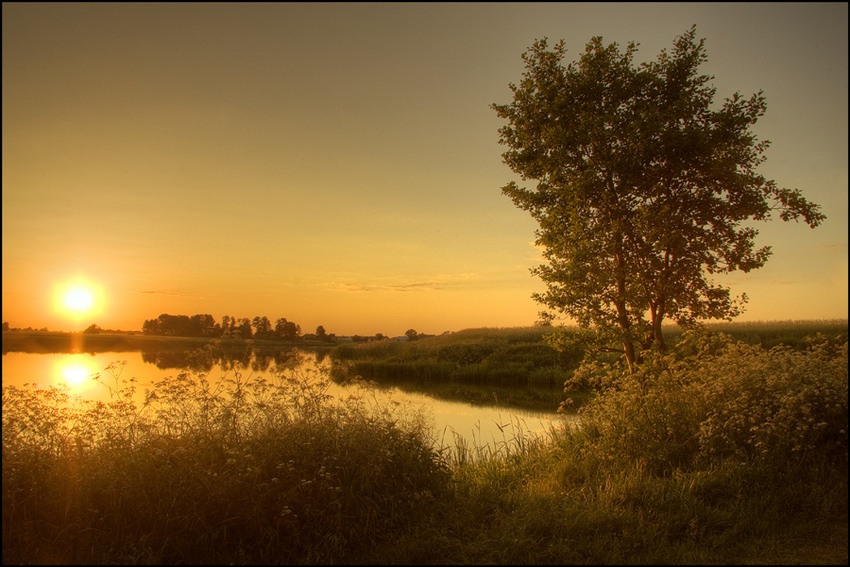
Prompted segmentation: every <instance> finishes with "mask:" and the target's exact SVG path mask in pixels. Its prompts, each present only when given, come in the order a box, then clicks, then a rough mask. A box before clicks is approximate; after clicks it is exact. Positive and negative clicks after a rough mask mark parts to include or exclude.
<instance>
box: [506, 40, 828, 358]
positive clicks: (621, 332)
mask: <svg viewBox="0 0 850 567" xmlns="http://www.w3.org/2000/svg"><path fill="white" fill-rule="evenodd" d="M695 38H696V28H695V27H692V28H691V29H690V30H689V31H687V32H686V33H684V34H683V35H682V36H680V37H678V38H677V39H676V41H675V42H674V47H673V50H672V51H671V52H668V51H667V50H663V51H662V52H661V53H660V54H659V56H658V57H657V59H656V60H655V61H652V62H649V63H642V64H640V65H638V66H635V65H634V63H633V59H634V55H635V53H636V51H637V46H636V44H634V43H630V44H629V45H628V46H627V48H626V50H625V52H620V50H619V46H618V45H617V44H616V43H614V44H611V45H608V46H605V45H603V43H602V38H600V37H595V38H593V39H591V41H590V42H589V43H588V44H587V47H586V50H585V52H584V53H583V54H582V55H581V56H580V58H579V59H578V61H577V62H576V63H570V64H569V65H568V66H566V67H564V66H563V65H562V63H561V61H562V60H563V59H564V57H565V55H566V49H565V47H564V42H563V41H561V42H560V43H558V44H557V45H555V46H554V47H553V48H552V49H551V50H550V49H549V46H548V43H547V40H545V39H543V40H539V41H536V42H535V43H534V45H533V46H532V47H531V49H529V50H528V51H527V52H526V53H524V54H523V56H522V57H523V60H524V61H525V64H526V71H525V73H524V74H523V80H522V81H521V82H520V83H519V85H515V84H511V85H510V88H511V90H512V91H513V95H514V100H513V102H511V103H509V104H502V105H498V104H495V105H493V106H492V107H493V109H494V110H495V111H496V113H497V114H498V115H499V117H500V118H503V119H506V120H507V122H508V124H507V125H506V126H503V127H502V128H501V129H500V142H501V143H502V144H503V145H506V146H507V147H508V149H507V151H506V152H505V153H504V154H503V157H504V160H505V163H506V164H507V165H508V166H509V167H511V169H512V170H513V171H514V172H516V173H517V174H519V175H520V176H521V177H522V178H523V179H524V180H532V179H533V180H536V181H537V187H536V189H535V190H529V189H526V188H521V187H519V186H518V185H517V184H516V183H514V182H511V183H510V184H508V185H507V186H505V187H504V188H503V193H504V194H505V195H507V196H508V197H510V198H511V200H512V201H513V202H514V204H515V205H517V206H518V207H520V208H522V209H524V210H527V211H528V212H529V213H530V214H531V215H532V216H533V217H534V219H535V220H536V221H537V222H538V223H539V225H540V226H539V228H538V230H537V231H536V236H537V240H536V243H537V244H538V245H539V246H541V247H542V252H543V255H544V257H545V259H546V261H547V262H548V263H547V264H544V265H541V266H539V267H537V268H534V269H533V270H532V271H533V273H535V274H536V275H538V276H539V277H540V278H541V279H542V280H543V281H544V283H545V284H546V286H547V291H546V292H545V293H541V294H535V298H536V299H537V300H538V301H540V302H541V303H543V304H545V305H546V306H547V307H548V308H550V309H553V310H556V311H559V312H561V313H564V314H566V315H568V316H569V317H571V318H573V319H574V320H575V321H577V322H578V324H579V325H580V326H581V327H583V328H586V329H589V330H591V331H592V334H593V337H594V338H595V339H596V342H597V344H599V345H603V346H611V345H612V344H616V345H620V346H619V348H620V350H621V352H623V353H624V354H625V356H626V358H627V360H628V362H629V367H630V371H633V370H634V365H635V364H636V363H638V362H640V360H641V358H642V353H643V352H644V351H647V350H648V349H650V348H651V347H652V346H653V345H656V346H657V347H658V348H659V349H660V350H661V351H662V352H663V351H664V350H665V348H666V345H665V341H664V336H663V334H662V330H661V325H662V322H663V321H664V319H665V318H670V319H672V320H673V321H675V322H676V323H677V324H679V325H682V326H685V327H687V326H689V325H691V324H693V323H694V322H696V321H699V320H705V319H731V318H733V317H735V316H737V315H738V314H739V313H740V312H741V306H742V303H743V302H745V301H746V296H742V298H741V301H740V302H739V301H737V300H735V299H733V298H732V297H731V295H730V290H729V289H728V288H726V287H723V286H722V285H718V284H716V283H714V282H713V281H712V280H711V279H710V278H711V276H712V275H713V274H718V273H728V272H733V271H736V270H742V271H745V272H748V271H750V270H753V269H756V268H759V267H761V266H762V265H764V263H765V262H766V261H767V259H768V257H769V255H770V248H769V247H762V248H756V247H755V237H756V236H757V234H758V231H757V230H756V229H754V228H752V227H751V225H750V223H749V222H748V221H751V220H755V221H763V220H769V219H770V217H771V212H772V211H773V210H778V212H779V217H780V219H782V220H783V221H788V220H792V219H793V220H797V219H800V218H802V219H803V220H804V221H805V222H806V223H807V224H808V225H809V226H811V227H815V226H817V225H818V224H819V223H820V222H821V221H822V220H823V219H824V218H825V217H824V215H823V214H821V213H820V212H819V208H818V206H817V205H814V204H811V203H809V202H808V201H806V199H805V198H804V197H803V196H802V195H801V193H800V191H799V190H796V189H794V190H791V189H785V188H780V187H778V186H777V185H776V184H775V182H773V181H770V180H767V179H765V178H764V177H763V176H761V175H760V174H758V173H757V172H756V167H757V166H758V165H759V164H761V163H762V162H763V161H764V160H765V159H766V158H765V157H764V155H763V154H764V151H765V150H766V148H767V147H768V142H767V141H759V140H757V138H756V136H755V135H754V134H753V133H752V132H751V131H750V127H751V126H753V125H754V124H755V123H756V122H757V120H758V119H759V118H760V117H761V116H762V115H763V114H764V113H765V111H766V102H765V98H764V96H763V95H762V93H761V92H759V93H757V94H754V95H752V96H751V97H750V98H744V97H741V95H740V94H738V93H735V94H734V95H732V97H730V98H727V99H725V101H724V103H723V104H722V106H721V107H720V108H717V109H714V108H713V107H712V105H713V100H714V95H715V89H714V88H713V87H711V86H710V84H709V82H710V80H711V79H712V77H710V76H707V75H700V74H699V71H698V69H699V66H700V65H701V64H702V63H704V62H705V61H706V59H707V56H706V54H705V49H704V40H700V41H696V39H695Z"/></svg>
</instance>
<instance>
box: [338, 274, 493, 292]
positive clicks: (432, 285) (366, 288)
mask: <svg viewBox="0 0 850 567" xmlns="http://www.w3.org/2000/svg"><path fill="white" fill-rule="evenodd" d="M476 279H478V275H477V274H473V273H465V274H455V275H440V276H435V277H433V278H431V279H428V280H416V281H410V282H401V283H389V282H388V283H350V282H337V283H332V284H329V286H328V287H330V288H331V289H333V290H334V291H343V292H349V293H371V292H385V293H386V292H398V293H403V292H408V291H440V290H444V289H447V288H452V287H458V286H460V285H462V284H464V283H466V282H469V281H471V280H476Z"/></svg>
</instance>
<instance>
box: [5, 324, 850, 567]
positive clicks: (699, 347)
mask: <svg viewBox="0 0 850 567" xmlns="http://www.w3.org/2000/svg"><path fill="white" fill-rule="evenodd" d="M680 347H681V348H679V349H678V350H677V352H674V353H673V354H670V355H668V356H666V357H662V358H652V359H650V360H648V361H647V362H646V363H645V364H644V365H643V366H642V367H641V372H640V373H639V374H638V375H636V376H632V377H628V376H625V375H623V374H622V373H621V370H620V369H619V368H618V367H616V366H598V367H593V368H584V369H582V372H583V373H585V374H587V373H597V374H600V375H603V376H600V378H599V380H598V382H599V383H612V382H613V383H615V384H616V385H615V386H613V387H609V388H607V389H606V390H605V391H604V392H602V393H601V394H600V395H599V396H597V397H596V398H595V399H594V400H593V401H591V402H590V403H588V404H587V405H586V406H585V407H584V409H583V410H582V411H581V414H580V416H581V420H580V422H579V425H577V426H574V427H567V426H566V425H564V426H563V427H556V428H554V429H553V430H552V431H551V433H550V435H549V436H548V437H544V438H531V437H529V436H525V435H524V434H523V432H522V431H521V430H520V429H519V428H518V427H517V428H514V429H513V430H511V431H506V435H505V438H504V440H503V442H502V443H501V444H500V445H497V446H495V447H493V446H486V447H474V446H473V447H469V446H466V447H464V446H461V447H460V448H458V449H451V450H449V449H440V448H437V447H434V446H433V443H432V441H431V439H430V435H429V433H428V431H429V428H428V424H427V420H426V419H425V418H424V417H423V416H421V415H417V414H413V413H411V412H409V411H408V410H406V409H405V408H404V406H398V405H394V404H388V405H383V406H381V405H377V404H375V403H373V402H370V397H369V390H368V389H364V390H362V391H361V392H360V393H359V394H358V395H355V396H353V397H352V398H351V399H349V400H343V401H341V402H340V401H336V400H334V399H331V398H329V397H328V396H327V395H326V393H325V392H326V387H327V379H326V377H325V376H323V375H320V374H305V375H298V374H293V373H291V372H290V371H284V373H281V374H274V375H272V376H271V377H270V378H268V379H261V378H259V377H256V376H244V375H242V374H240V372H239V369H238V368H236V369H235V370H233V371H231V373H229V374H228V375H226V376H224V377H222V379H221V380H210V379H209V377H206V376H198V375H191V374H182V375H179V376H177V377H173V378H169V379H166V380H164V381H163V382H162V383H160V384H158V385H157V386H156V388H155V390H154V391H153V393H152V395H149V396H148V403H147V404H146V405H144V406H142V407H137V406H136V405H135V404H133V403H132V399H131V397H130V396H128V394H129V393H131V390H132V386H133V383H132V381H131V380H130V379H127V380H126V381H125V380H124V379H122V378H121V376H120V374H118V372H119V370H120V367H116V368H113V369H112V371H113V372H114V374H115V375H116V376H115V379H114V385H115V387H116V389H117V390H118V392H117V395H116V397H115V398H114V399H113V401H112V402H111V403H109V404H87V403H83V402H79V401H77V402H75V401H74V400H72V399H70V398H68V397H67V395H65V394H64V393H62V392H60V391H57V390H33V389H30V388H25V389H17V388H4V389H3V524H2V529H3V561H4V563H79V564H89V563H97V564H100V563H158V564H163V563H177V564H179V563H237V564H268V563H370V564H422V563H426V564H445V563H455V564H479V563H497V564H545V563H561V564H589V563H590V564H623V563H631V564H641V563H646V564H663V563H673V564H693V563H735V564H738V563H758V564H787V563H824V564H834V563H845V564H846V563H847V537H846V536H847V497H848V494H847V456H848V453H847V447H848V445H847V395H848V394H847V364H848V360H847V344H846V343H844V344H842V345H834V344H828V343H819V344H812V345H810V347H809V348H808V349H805V350H793V349H790V348H780V349H774V350H770V351H768V350H765V349H762V348H760V347H753V346H748V345H745V344H734V343H732V342H730V341H728V340H726V339H723V338H718V337H708V338H701V339H691V338H686V339H683V341H682V342H681V344H680ZM614 378H616V379H615V380H613V379H614Z"/></svg>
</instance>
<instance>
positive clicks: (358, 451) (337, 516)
mask: <svg viewBox="0 0 850 567" xmlns="http://www.w3.org/2000/svg"><path fill="white" fill-rule="evenodd" d="M122 369H123V367H122V366H121V365H120V364H119V365H115V366H112V367H110V368H109V369H108V371H109V372H110V373H111V374H112V376H113V378H114V380H112V382H111V383H110V382H109V380H108V379H102V380H103V383H104V384H106V385H109V387H110V388H111V391H112V393H113V394H114V396H113V398H112V400H111V401H110V402H109V403H95V402H84V401H82V400H78V399H74V398H72V397H70V396H69V395H68V393H67V392H65V391H62V390H57V389H55V388H50V389H32V388H23V389H19V388H15V387H4V388H3V558H4V562H51V563H55V562H58V563H83V564H87V563H128V562H129V563H139V562H144V563H169V564H175V563H229V562H238V563H249V564H254V563H305V562H307V563H308V562H320V563H322V562H330V561H338V560H340V559H341V558H344V557H345V556H346V555H347V554H350V553H352V552H354V551H357V550H358V549H360V548H362V547H364V546H367V547H368V546H371V545H374V544H375V543H376V542H378V541H380V540H381V538H385V537H390V536H391V535H392V534H393V533H396V532H397V531H398V530H400V529H403V528H404V526H405V525H406V524H408V523H409V522H410V521H411V519H412V518H413V517H415V514H417V513H422V511H423V510H426V509H427V508H428V506H429V505H430V504H429V502H431V501H432V500H433V498H434V497H435V495H438V494H440V492H441V491H443V490H445V487H446V481H447V480H448V476H447V469H446V467H445V464H444V463H443V461H442V458H441V457H440V455H439V454H438V453H437V452H435V451H434V449H433V446H432V442H431V438H430V430H429V429H428V426H427V422H425V421H423V418H422V417H421V416H419V415H418V414H415V413H411V412H409V410H406V409H405V408H404V407H401V406H398V407H397V406H393V405H378V404H376V403H371V402H370V401H369V398H368V396H367V394H368V392H367V391H365V390H362V391H360V392H358V393H357V394H355V395H353V396H352V397H351V398H350V399H348V400H342V401H338V400H334V399H332V398H331V397H330V396H329V395H327V393H326V391H327V385H328V382H327V379H326V377H325V376H323V375H321V374H314V373H307V374H296V373H293V372H288V371H287V372H281V373H279V374H275V375H273V376H272V377H271V378H270V379H265V378H262V377H257V376H253V375H248V376H245V375H243V374H242V372H241V369H240V368H239V367H238V366H237V367H236V369H234V370H233V371H232V373H229V374H227V375H225V376H222V377H221V378H220V379H219V380H216V381H210V380H208V377H207V376H206V375H204V374H192V373H189V372H184V373H181V374H179V375H177V376H173V377H169V378H166V379H164V380H163V381H161V382H159V383H157V384H156V385H155V387H154V388H153V390H151V391H149V392H147V393H146V401H145V403H144V404H143V405H141V406H138V405H137V404H136V403H135V402H134V401H133V399H134V398H133V395H134V390H135V387H134V384H133V379H122V378H121V377H120V374H121V370H122ZM99 379H100V378H99Z"/></svg>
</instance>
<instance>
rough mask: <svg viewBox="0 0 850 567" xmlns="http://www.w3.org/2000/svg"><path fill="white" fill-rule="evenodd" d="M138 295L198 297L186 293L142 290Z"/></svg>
mask: <svg viewBox="0 0 850 567" xmlns="http://www.w3.org/2000/svg"><path fill="white" fill-rule="evenodd" d="M139 293H146V294H150V295H170V296H172V297H199V296H197V295H190V294H187V293H175V292H173V291H158V290H144V291H140V292H139Z"/></svg>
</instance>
